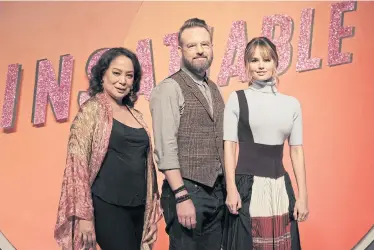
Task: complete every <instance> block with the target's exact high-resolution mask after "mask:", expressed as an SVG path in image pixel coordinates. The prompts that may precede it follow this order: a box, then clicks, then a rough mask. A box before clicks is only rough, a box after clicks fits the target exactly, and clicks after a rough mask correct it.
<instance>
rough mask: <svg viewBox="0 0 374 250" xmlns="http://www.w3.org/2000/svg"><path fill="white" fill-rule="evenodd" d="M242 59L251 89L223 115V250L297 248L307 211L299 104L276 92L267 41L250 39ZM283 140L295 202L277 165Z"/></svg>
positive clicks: (273, 56)
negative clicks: (300, 225)
mask: <svg viewBox="0 0 374 250" xmlns="http://www.w3.org/2000/svg"><path fill="white" fill-rule="evenodd" d="M244 60H245V65H246V67H247V70H248V75H249V78H250V86H249V88H247V89H245V90H239V91H236V92H234V93H232V94H231V95H230V97H229V99H228V102H227V104H226V107H225V112H224V147H225V149H224V156H225V173H226V175H225V178H226V189H227V198H226V206H227V208H228V213H227V216H226V224H225V233H224V240H223V249H224V250H234V249H235V250H244V249H245V250H248V249H292V250H294V249H301V246H300V238H299V232H298V222H301V221H305V220H306V219H307V217H308V213H309V212H308V197H307V188H306V174H305V167H304V153H303V132H302V116H301V107H300V103H299V101H298V100H297V99H296V98H294V97H292V96H287V95H284V94H281V93H279V92H278V90H277V87H276V85H277V81H278V79H277V77H276V68H277V66H278V54H277V51H276V47H275V45H274V44H273V43H272V42H271V41H270V40H269V39H267V38H265V37H258V38H254V39H252V40H251V41H250V42H249V43H248V44H247V47H246V50H245V56H244ZM286 140H288V144H289V146H290V156H291V160H292V165H293V169H294V173H295V176H296V180H297V184H298V191H299V192H298V194H299V195H298V199H296V198H295V195H294V192H293V189H292V185H291V181H290V177H289V175H288V173H287V172H286V171H285V169H284V166H283V163H282V158H283V147H284V142H285V141H286ZM237 145H238V146H239V155H238V159H237V158H236V149H237Z"/></svg>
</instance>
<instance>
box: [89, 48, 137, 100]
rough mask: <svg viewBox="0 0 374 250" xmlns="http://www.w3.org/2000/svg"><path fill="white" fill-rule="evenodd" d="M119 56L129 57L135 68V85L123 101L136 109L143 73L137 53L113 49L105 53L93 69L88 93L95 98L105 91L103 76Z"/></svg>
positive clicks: (123, 49) (124, 49)
mask: <svg viewBox="0 0 374 250" xmlns="http://www.w3.org/2000/svg"><path fill="white" fill-rule="evenodd" d="M118 56H126V57H128V58H129V59H130V60H131V61H132V64H133V66H134V83H133V85H132V90H131V91H130V93H129V94H128V95H126V96H125V97H124V98H123V100H122V104H123V105H127V106H130V107H134V104H135V102H136V101H137V100H138V95H137V93H138V92H139V89H140V80H141V77H142V72H141V66H140V63H139V60H138V58H137V56H136V55H135V53H133V52H132V51H130V50H128V49H126V48H122V47H119V48H111V49H109V50H107V51H105V52H104V53H103V55H102V56H101V57H100V59H99V61H98V62H97V63H96V65H95V66H93V67H92V69H91V78H90V87H89V89H88V93H89V95H90V96H95V95H96V94H97V93H101V92H103V91H104V88H103V83H102V80H103V76H104V74H105V72H106V71H107V69H108V68H109V65H110V64H111V62H112V61H113V60H114V59H115V58H117V57H118Z"/></svg>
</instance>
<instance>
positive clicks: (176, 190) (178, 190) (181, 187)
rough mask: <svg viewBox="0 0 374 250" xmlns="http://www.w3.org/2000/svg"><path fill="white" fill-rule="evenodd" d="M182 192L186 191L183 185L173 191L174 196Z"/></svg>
mask: <svg viewBox="0 0 374 250" xmlns="http://www.w3.org/2000/svg"><path fill="white" fill-rule="evenodd" d="M183 190H186V187H185V186H184V185H182V186H180V187H179V188H177V189H175V190H173V193H174V195H176V194H177V193H179V192H182V191H183Z"/></svg>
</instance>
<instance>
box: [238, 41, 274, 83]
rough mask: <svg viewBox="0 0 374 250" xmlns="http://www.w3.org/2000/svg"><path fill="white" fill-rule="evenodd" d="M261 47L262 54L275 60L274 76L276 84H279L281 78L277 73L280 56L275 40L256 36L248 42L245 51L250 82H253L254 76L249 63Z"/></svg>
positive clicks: (245, 61)
mask: <svg viewBox="0 0 374 250" xmlns="http://www.w3.org/2000/svg"><path fill="white" fill-rule="evenodd" d="M257 48H259V49H260V51H261V52H260V53H261V56H262V57H263V58H269V57H270V58H271V59H272V60H273V61H274V65H275V67H274V69H273V78H274V80H275V82H276V85H278V84H279V78H278V73H277V68H278V63H279V57H278V53H277V47H276V46H275V45H274V43H273V42H271V41H270V40H269V39H268V38H266V37H255V38H253V39H252V40H251V41H249V43H248V44H247V46H246V48H245V52H244V65H245V68H246V70H247V75H248V77H249V84H248V85H251V84H252V76H251V74H250V70H249V63H250V61H251V60H252V58H253V55H254V53H255V51H256V49H257Z"/></svg>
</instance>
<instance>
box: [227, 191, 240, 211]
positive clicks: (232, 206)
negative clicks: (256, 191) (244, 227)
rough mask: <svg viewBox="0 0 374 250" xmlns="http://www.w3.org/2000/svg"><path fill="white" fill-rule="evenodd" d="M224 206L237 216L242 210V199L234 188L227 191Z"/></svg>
mask: <svg viewBox="0 0 374 250" xmlns="http://www.w3.org/2000/svg"><path fill="white" fill-rule="evenodd" d="M226 206H227V208H228V209H229V211H230V213H232V214H238V210H239V209H240V208H242V199H241V198H240V194H239V192H238V189H237V188H236V187H233V188H229V189H227V197H226Z"/></svg>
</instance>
